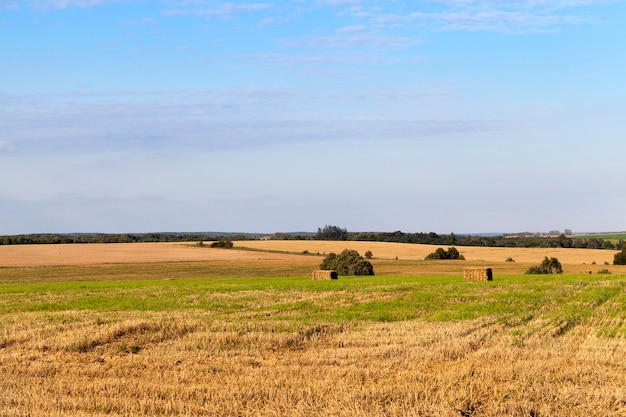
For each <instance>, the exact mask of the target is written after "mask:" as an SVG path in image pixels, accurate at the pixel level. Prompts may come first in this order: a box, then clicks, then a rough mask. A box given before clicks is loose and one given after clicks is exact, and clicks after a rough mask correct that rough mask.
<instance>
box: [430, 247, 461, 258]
mask: <svg viewBox="0 0 626 417" xmlns="http://www.w3.org/2000/svg"><path fill="white" fill-rule="evenodd" d="M424 259H459V260H465V257H464V256H463V255H461V254H460V253H459V251H458V250H456V248H455V247H452V248H449V249H448V250H444V249H443V248H437V250H436V251H434V252H433V253H431V254H430V255H428V256H426V258H424Z"/></svg>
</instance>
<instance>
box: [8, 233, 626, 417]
mask: <svg viewBox="0 0 626 417" xmlns="http://www.w3.org/2000/svg"><path fill="white" fill-rule="evenodd" d="M244 243H245V245H246V246H251V247H254V248H252V249H253V250H249V249H248V250H232V249H231V250H225V249H211V248H208V247H206V246H205V247H198V246H196V245H193V244H191V245H189V244H125V245H114V244H111V245H109V244H107V245H58V246H57V245H54V246H52V245H51V246H49V247H48V246H22V247H0V375H1V377H0V416H61V417H64V416H68V417H69V416H136V415H150V416H182V415H194V416H197V415H209V416H233V417H234V416H307V417H308V416H311V417H327V416H336V417H352V416H388V417H400V416H402V417H406V416H450V417H452V416H456V417H458V416H519V417H522V416H524V417H528V416H565V417H574V416H581V415H585V416H613V415H614V416H622V415H626V367H625V365H624V358H625V357H626V275H625V273H626V269H624V268H623V267H617V266H613V265H610V266H605V265H603V264H601V261H602V259H608V258H602V257H601V256H610V257H611V260H612V256H613V254H614V253H615V251H587V250H581V251H580V252H578V251H579V250H567V251H558V252H556V253H553V252H551V251H546V252H542V253H537V252H535V251H533V250H529V249H510V250H505V251H499V250H498V251H494V250H493V249H490V248H467V249H468V250H467V251H466V250H465V249H466V248H462V247H458V249H459V250H460V251H461V253H463V254H464V255H465V256H466V257H467V258H468V259H467V260H466V261H424V260H423V256H425V255H426V254H428V253H430V252H432V251H433V250H434V249H436V246H424V245H402V244H381V243H378V244H377V243H374V244H372V243H365V242H363V243H359V242H334V243H333V242H311V241H308V242H284V243H282V242H271V241H270V242H235V244H236V245H239V244H241V245H244ZM318 243H323V244H324V245H320V246H315V245H316V244H318ZM353 243H358V244H361V245H362V246H358V245H353ZM346 247H348V248H354V249H357V250H359V252H361V253H364V252H365V251H366V250H371V251H372V252H373V253H374V259H373V260H372V261H373V263H374V267H375V270H376V273H377V275H376V276H373V277H340V278H339V279H338V280H336V281H312V280H311V278H310V272H311V270H312V269H315V268H317V267H318V266H319V263H320V261H321V259H322V256H323V253H328V252H329V251H337V252H339V251H341V250H343V249H345V248H346ZM469 249H471V250H469ZM481 249H482V250H481ZM259 251H273V252H259ZM304 251H307V252H308V253H307V254H305V253H304ZM318 251H319V252H320V255H317V252H318ZM526 251H529V252H526ZM554 254H556V255H557V257H558V258H559V259H561V260H562V262H564V266H565V269H566V271H570V272H569V273H566V274H563V275H542V276H538V275H534V276H533V275H521V272H520V271H523V270H524V269H525V268H526V267H527V265H529V264H533V263H538V262H540V261H541V259H543V256H554ZM509 256H511V257H513V258H515V259H516V260H518V261H517V262H504V260H503V258H504V259H506V257H509ZM396 258H398V259H396ZM592 258H593V260H592ZM592 261H595V262H596V263H597V264H596V265H592V264H591V263H590V262H592ZM566 262H567V263H566ZM587 262H588V263H587ZM468 265H481V266H484V265H490V266H492V267H493V268H494V272H495V279H494V281H492V282H466V281H465V280H464V279H463V278H462V271H463V268H464V267H465V266H468ZM600 268H607V269H610V270H611V271H612V272H613V273H612V274H597V273H596V272H597V270H598V269H600ZM581 269H582V270H587V269H588V270H591V271H592V272H593V274H588V273H584V274H582V273H579V272H581V271H580V270H581Z"/></svg>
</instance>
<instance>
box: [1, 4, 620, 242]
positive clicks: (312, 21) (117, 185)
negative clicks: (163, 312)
mask: <svg viewBox="0 0 626 417" xmlns="http://www.w3.org/2000/svg"><path fill="white" fill-rule="evenodd" d="M624 74H626V1H609V0H606V1H605V0H597V1H594V0H553V1H547V0H531V1H515V0H513V1H503V0H488V1H476V0H431V1H416V2H401V1H393V0H392V1H374V0H372V1H368V0H292V1H263V0H261V1H258V2H257V1H254V0H251V1H248V2H245V1H243V2H239V1H232V2H224V1H211V0H207V1H204V0H181V1H175V0H164V1H123V0H111V1H109V0H32V1H29V0H23V1H19V0H0V234H19V233H43V232H108V233H118V232H119V233H123V232H156V231H232V232H236V231H246V232H266V233H272V232H293V231H316V230H317V228H318V227H323V226H324V225H327V224H332V225H338V226H340V227H345V228H347V229H348V230H350V231H370V230H372V231H394V230H402V231H405V232H418V231H421V232H430V231H435V232H440V233H449V232H455V233H476V232H514V231H531V232H536V231H540V232H543V231H548V230H553V229H559V230H563V229H565V228H569V229H572V230H573V231H574V232H576V231H621V230H625V229H626V214H624V213H626V192H625V191H626V190H625V187H624V173H625V170H624V167H625V164H624V161H625V160H626V158H625V155H626V141H625V138H626V76H625V75H624Z"/></svg>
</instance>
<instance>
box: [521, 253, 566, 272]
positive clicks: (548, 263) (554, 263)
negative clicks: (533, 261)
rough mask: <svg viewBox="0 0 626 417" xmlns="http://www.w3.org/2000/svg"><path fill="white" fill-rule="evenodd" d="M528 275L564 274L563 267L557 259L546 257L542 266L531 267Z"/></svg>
mask: <svg viewBox="0 0 626 417" xmlns="http://www.w3.org/2000/svg"><path fill="white" fill-rule="evenodd" d="M525 273H526V274H562V273H563V267H562V266H561V262H559V260H558V259H557V258H550V259H548V257H547V256H546V257H545V258H544V260H543V261H542V262H541V264H540V265H535V266H531V267H530V268H528V270H527V271H526V272H525Z"/></svg>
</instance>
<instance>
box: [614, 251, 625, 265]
mask: <svg viewBox="0 0 626 417" xmlns="http://www.w3.org/2000/svg"><path fill="white" fill-rule="evenodd" d="M613 265H626V247H625V248H623V249H622V251H621V252H618V253H616V254H615V257H614V258H613Z"/></svg>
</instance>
